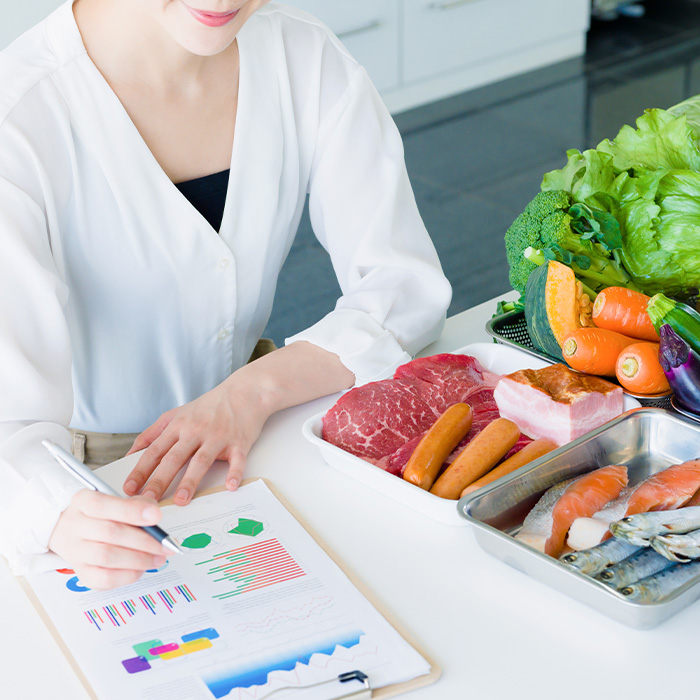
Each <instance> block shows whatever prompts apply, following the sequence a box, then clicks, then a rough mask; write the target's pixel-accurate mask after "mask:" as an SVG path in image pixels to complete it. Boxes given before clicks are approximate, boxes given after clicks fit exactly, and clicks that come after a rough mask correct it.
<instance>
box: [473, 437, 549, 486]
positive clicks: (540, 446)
mask: <svg viewBox="0 0 700 700" xmlns="http://www.w3.org/2000/svg"><path fill="white" fill-rule="evenodd" d="M557 447H559V445H557V443H556V442H554V440H550V439H548V438H540V439H539V440H533V441H532V442H529V443H528V444H527V445H525V447H523V448H522V449H521V450H518V451H517V452H516V453H515V454H514V455H513V456H512V457H509V458H508V459H507V460H506V461H505V462H501V463H500V464H499V465H498V466H497V467H496V468H495V469H492V470H491V471H490V472H488V473H487V474H486V475H485V476H482V477H481V479H477V480H476V481H475V482H474V483H472V484H470V485H469V486H467V487H466V488H465V489H464V491H462V493H461V495H460V498H461V496H466V495H467V494H468V493H472V491H476V490H477V489H480V488H481V487H482V486H486V485H487V484H490V483H491V482H493V481H496V479H500V478H501V477H502V476H505V475H506V474H510V473H511V472H514V471H515V470H516V469H518V468H519V467H522V466H525V465H526V464H528V463H530V462H532V461H533V460H535V459H537V458H538V457H541V456H542V455H545V454H547V452H551V451H552V450H555V449H556V448H557Z"/></svg>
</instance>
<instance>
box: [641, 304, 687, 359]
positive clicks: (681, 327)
mask: <svg viewBox="0 0 700 700" xmlns="http://www.w3.org/2000/svg"><path fill="white" fill-rule="evenodd" d="M647 313H648V314H649V318H650V319H651V322H652V323H653V324H654V328H656V332H657V333H658V332H659V330H660V329H661V326H663V324H664V323H668V325H669V326H671V328H673V330H674V331H676V333H678V335H679V336H680V337H681V338H683V340H685V342H686V343H688V345H690V347H691V348H693V350H695V352H697V353H700V314H699V313H698V312H697V311H696V310H695V309H694V308H693V307H692V306H688V304H684V303H683V302H682V301H675V300H673V299H669V298H668V297H667V296H664V295H663V294H662V293H659V294H655V295H654V296H653V297H652V298H651V299H649V303H648V304H647Z"/></svg>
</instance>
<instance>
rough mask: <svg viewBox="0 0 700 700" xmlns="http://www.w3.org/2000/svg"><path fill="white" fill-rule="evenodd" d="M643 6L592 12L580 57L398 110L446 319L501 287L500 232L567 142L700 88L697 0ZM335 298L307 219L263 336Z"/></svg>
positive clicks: (611, 130)
mask: <svg viewBox="0 0 700 700" xmlns="http://www.w3.org/2000/svg"><path fill="white" fill-rule="evenodd" d="M644 5H645V8H646V14H645V16H644V17H641V18H628V17H620V18H618V19H616V20H614V21H611V22H603V21H596V20H594V21H593V22H592V26H591V30H590V32H589V37H588V47H587V52H586V56H585V57H584V58H582V59H576V60H572V61H566V62H563V63H559V64H556V65H554V66H550V67H548V68H544V69H541V70H538V71H533V72H532V73H528V74H525V75H522V76H518V77H517V78H514V79H510V80H506V81H503V82H500V83H497V84H495V85H490V86H487V87H485V88H480V89H477V90H472V91H470V92H467V93H463V94H462V95H458V96H456V97H453V98H450V99H447V100H442V101H440V102H436V103H433V104H431V105H428V106H425V107H422V108H419V109H415V110H412V111H410V112H404V113H403V114H400V115H397V116H396V122H397V124H398V126H399V129H400V131H401V133H402V135H403V138H404V146H405V151H406V163H407V166H408V172H409V175H410V177H411V181H412V183H413V187H414V191H415V194H416V200H417V202H418V206H419V209H420V211H421V214H422V216H423V219H424V221H425V224H426V226H427V228H428V231H430V233H431V235H432V237H433V241H434V243H435V246H436V248H437V250H438V254H439V255H440V259H441V261H442V264H443V268H444V270H445V274H446V275H447V277H448V278H449V280H450V282H451V283H452V286H453V291H454V294H453V299H452V304H451V306H450V309H449V311H448V315H453V314H455V313H459V312H460V311H463V310H464V309H466V308H469V307H470V306H473V305H475V304H478V303H480V302H482V301H485V300H487V299H490V298H491V297H493V296H496V295H498V294H500V293H502V292H504V291H505V290H507V289H508V288H509V285H508V268H507V264H506V262H505V251H504V247H503V234H504V232H505V231H506V229H507V228H508V226H509V225H510V224H511V222H512V221H513V219H514V218H515V217H516V216H517V215H518V213H519V212H520V211H521V210H522V209H523V207H524V206H525V204H527V202H529V201H530V199H532V197H533V196H534V195H535V194H536V193H537V192H538V191H539V185H540V182H541V181H542V176H543V174H544V173H546V172H547V171H549V170H552V169H555V168H560V167H562V166H563V164H564V163H565V162H566V155H565V154H566V151H567V149H570V148H578V149H585V148H590V147H593V146H596V145H597V144H598V143H599V142H600V141H601V140H602V139H603V138H608V137H610V138H612V137H614V136H615V135H616V134H617V132H618V130H619V128H620V127H621V126H622V125H623V124H626V123H634V120H635V119H636V117H638V116H639V115H640V114H641V113H642V112H643V111H644V109H646V108H648V107H669V106H671V105H672V104H675V103H677V102H680V101H681V100H683V99H685V98H686V97H689V96H690V95H694V94H698V93H700V0H646V2H645V3H644ZM467 251H468V252H467ZM475 252H476V254H475ZM338 294H339V290H338V285H337V282H336V281H335V276H334V274H333V269H332V267H331V265H330V262H329V261H328V257H327V255H326V253H325V251H324V250H323V249H322V248H321V246H320V245H319V244H318V242H317V241H316V239H315V238H314V236H313V233H312V232H311V228H310V225H309V223H308V219H307V218H306V217H305V218H304V219H303V221H302V225H301V227H300V230H299V234H298V236H297V239H296V241H295V243H294V246H293V247H292V250H291V252H290V255H289V258H288V260H287V262H286V264H285V267H284V269H283V270H282V275H281V277H280V281H279V285H278V290H277V295H276V299H275V308H274V312H273V316H272V318H271V319H270V323H269V325H268V328H267V330H266V335H267V336H268V337H271V338H273V339H274V340H275V341H276V342H277V343H278V344H281V343H283V341H284V338H285V337H286V336H288V335H291V334H293V333H295V332H297V331H299V330H301V329H303V328H305V327H307V326H309V325H311V324H312V323H314V322H315V321H316V320H318V319H319V318H321V317H322V316H323V315H324V314H326V313H328V312H329V311H330V310H332V308H333V306H334V304H335V300H336V298H337V296H338Z"/></svg>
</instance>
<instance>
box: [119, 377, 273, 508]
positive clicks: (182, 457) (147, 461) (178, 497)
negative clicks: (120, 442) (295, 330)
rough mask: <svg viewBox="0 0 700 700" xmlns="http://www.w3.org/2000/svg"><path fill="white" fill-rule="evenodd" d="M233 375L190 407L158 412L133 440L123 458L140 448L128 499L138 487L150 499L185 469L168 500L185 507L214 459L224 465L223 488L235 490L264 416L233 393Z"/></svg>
mask: <svg viewBox="0 0 700 700" xmlns="http://www.w3.org/2000/svg"><path fill="white" fill-rule="evenodd" d="M234 378H235V374H234V375H231V377H229V379H228V380H227V381H225V382H223V383H222V384H220V385H219V386H217V387H216V388H214V389H212V390H211V391H208V392H207V393H206V394H203V395H202V396H200V397H199V398H198V399H195V400H194V401H191V402H190V403H187V404H185V405H184V406H180V407H178V408H174V409H172V410H170V411H168V412H167V413H164V414H163V415H162V416H161V417H160V418H159V419H158V420H157V421H156V422H155V423H154V424H153V425H151V426H150V427H149V428H147V429H146V430H144V431H143V432H142V433H141V434H140V435H139V436H138V437H137V438H136V440H135V442H134V444H133V446H132V448H131V449H130V450H129V454H132V453H134V452H138V451H139V450H143V449H144V448H145V451H144V453H143V454H142V455H141V457H140V458H139V461H138V462H137V463H136V466H135V467H134V469H133V470H132V471H131V473H130V474H129V476H128V477H127V479H126V482H125V484H124V491H125V493H127V494H129V495H133V494H136V493H138V492H139V491H140V490H141V489H142V488H143V494H144V495H145V496H151V497H153V498H155V499H156V500H160V498H161V497H162V496H163V494H164V493H165V491H166V489H167V488H168V486H170V484H171V483H172V482H173V480H174V479H175V477H176V475H177V474H178V472H179V471H180V469H181V468H182V467H183V466H184V465H185V464H186V463H187V461H188V460H189V465H188V466H187V469H186V471H185V474H184V475H183V477H182V479H181V481H180V484H179V486H178V488H177V491H176V493H175V496H174V498H173V500H174V501H175V503H177V504H178V505H185V504H186V503H188V502H189V501H190V499H191V498H192V496H193V495H194V493H195V491H196V489H197V486H198V485H199V482H200V481H201V480H202V477H203V476H204V475H205V474H206V472H207V471H208V470H209V468H210V467H211V466H212V464H213V463H214V462H215V461H216V460H224V461H227V462H228V463H229V470H228V475H227V477H226V488H228V489H229V490H231V491H235V489H236V488H238V484H239V483H240V482H241V479H242V478H243V471H244V470H245V463H246V457H247V455H248V452H249V451H250V448H251V447H252V446H253V443H254V442H255V440H256V439H257V437H258V435H259V434H260V431H261V430H262V427H263V425H264V423H265V420H266V419H267V413H266V412H265V411H264V410H262V409H261V407H260V405H259V404H257V403H256V402H255V401H254V400H253V401H251V400H249V399H248V398H246V392H245V391H243V390H237V387H236V383H237V382H236V381H235V379H234Z"/></svg>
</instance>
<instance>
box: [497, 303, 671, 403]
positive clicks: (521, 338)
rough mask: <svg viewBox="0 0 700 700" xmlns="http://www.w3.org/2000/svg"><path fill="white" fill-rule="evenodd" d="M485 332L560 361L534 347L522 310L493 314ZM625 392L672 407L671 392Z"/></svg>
mask: <svg viewBox="0 0 700 700" xmlns="http://www.w3.org/2000/svg"><path fill="white" fill-rule="evenodd" d="M486 332H487V333H488V334H489V335H490V336H491V337H492V338H493V339H494V340H495V341H496V342H497V343H502V344H503V345H510V346H511V347H514V348H518V350H522V351H523V352H527V353H529V354H530V355H533V356H534V357H539V358H540V359H542V360H546V361H547V362H561V358H559V359H557V358H556V357H552V356H551V355H547V353H544V352H540V351H539V350H536V349H535V346H534V345H533V344H532V340H531V339H530V335H529V333H528V332H527V322H526V321H525V313H524V312H523V311H509V312H508V313H505V314H500V315H497V316H494V317H493V318H491V319H490V320H489V321H488V322H487V323H486ZM608 379H609V381H611V382H615V383H617V382H616V380H615V378H614V377H612V378H608ZM625 394H627V395H628V396H631V397H633V398H635V399H637V401H639V403H640V404H642V406H650V407H654V408H668V409H671V408H673V406H672V403H671V397H672V396H673V394H670V393H668V394H659V395H657V396H644V395H642V394H631V393H630V392H629V391H625Z"/></svg>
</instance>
